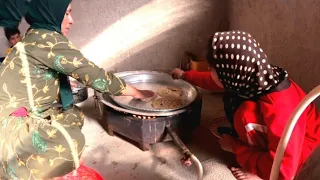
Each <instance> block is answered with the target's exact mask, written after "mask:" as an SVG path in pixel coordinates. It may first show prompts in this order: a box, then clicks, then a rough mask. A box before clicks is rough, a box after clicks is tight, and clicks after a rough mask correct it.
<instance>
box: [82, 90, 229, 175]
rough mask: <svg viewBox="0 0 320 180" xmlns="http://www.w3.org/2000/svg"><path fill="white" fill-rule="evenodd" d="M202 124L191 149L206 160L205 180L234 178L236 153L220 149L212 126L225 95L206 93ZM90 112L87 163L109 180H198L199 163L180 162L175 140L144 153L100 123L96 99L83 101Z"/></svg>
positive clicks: (86, 109)
mask: <svg viewBox="0 0 320 180" xmlns="http://www.w3.org/2000/svg"><path fill="white" fill-rule="evenodd" d="M203 95H204V96H203V101H204V102H203V109H202V119H201V126H200V127H198V128H197V129H196V130H195V131H194V133H193V140H192V142H190V143H189V144H187V146H188V148H189V149H190V150H191V152H192V153H194V154H195V155H196V156H197V157H198V158H199V160H200V161H201V162H202V164H203V167H204V171H205V172H204V173H205V174H204V179H210V180H222V179H223V180H225V179H227V180H229V179H230V180H232V179H234V178H233V176H232V174H231V172H230V170H229V169H228V166H230V165H232V164H235V163H234V157H233V155H232V154H229V153H226V152H223V151H222V150H221V149H220V146H219V144H218V141H217V139H216V138H215V136H213V135H212V134H211V133H210V131H209V129H208V127H209V126H208V125H209V124H210V122H212V120H213V119H215V118H217V117H221V116H223V103H222V100H221V96H219V95H214V94H212V93H208V92H203ZM80 106H81V107H82V108H83V111H84V113H85V115H86V119H85V125H84V128H83V133H84V134H85V137H86V144H87V147H86V150H85V152H84V154H83V157H84V159H85V160H86V165H87V166H90V167H92V168H94V169H96V170H97V171H98V172H99V173H100V174H101V175H102V176H103V177H104V179H106V180H108V179H109V180H111V179H112V180H135V179H139V180H151V179H153V180H169V179H170V180H171V179H172V180H180V179H181V180H186V179H197V176H196V169H195V166H190V167H186V166H183V165H181V164H180V159H181V158H182V154H181V153H180V151H179V149H178V148H177V146H176V145H175V144H173V143H172V142H165V143H158V144H155V145H152V147H151V149H150V151H147V152H143V151H141V150H140V149H139V148H138V147H136V146H135V145H133V144H131V143H129V142H127V141H125V140H123V139H121V138H119V137H117V136H113V137H112V136H109V135H108V134H107V133H106V132H105V131H104V129H103V128H102V127H101V126H100V125H99V123H98V122H97V120H96V119H97V117H98V116H97V114H98V111H96V110H95V108H94V102H93V99H92V98H89V99H88V100H87V101H85V102H84V103H82V104H80Z"/></svg>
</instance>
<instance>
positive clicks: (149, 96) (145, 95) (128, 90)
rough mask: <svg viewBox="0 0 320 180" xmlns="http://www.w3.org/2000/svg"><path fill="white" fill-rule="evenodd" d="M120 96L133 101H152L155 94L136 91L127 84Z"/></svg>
mask: <svg viewBox="0 0 320 180" xmlns="http://www.w3.org/2000/svg"><path fill="white" fill-rule="evenodd" d="M122 96H132V97H133V98H135V99H141V100H144V99H152V98H153V97H155V93H154V92H152V91H149V90H138V89H137V88H135V87H133V86H131V85H129V84H127V85H126V89H124V90H123V91H122Z"/></svg>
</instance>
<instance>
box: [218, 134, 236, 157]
mask: <svg viewBox="0 0 320 180" xmlns="http://www.w3.org/2000/svg"><path fill="white" fill-rule="evenodd" d="M233 141H235V139H234V137H232V136H230V135H226V134H225V135H223V136H222V138H221V139H219V144H220V146H221V148H222V149H223V150H225V151H228V152H231V153H232V142H233Z"/></svg>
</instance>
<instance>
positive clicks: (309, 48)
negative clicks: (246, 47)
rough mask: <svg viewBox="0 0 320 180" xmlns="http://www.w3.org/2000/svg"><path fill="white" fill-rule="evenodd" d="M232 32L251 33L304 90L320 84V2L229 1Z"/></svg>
mask: <svg viewBox="0 0 320 180" xmlns="http://www.w3.org/2000/svg"><path fill="white" fill-rule="evenodd" d="M228 7H229V11H228V15H229V17H228V19H229V21H230V29H240V30H245V31H248V32H250V33H251V34H252V35H254V36H255V38H256V39H257V41H259V42H260V44H261V46H262V48H263V49H264V51H265V52H266V53H267V55H268V58H269V60H270V61H271V62H272V63H273V64H277V65H280V66H282V67H284V68H285V69H287V70H288V71H289V74H290V76H291V78H293V79H294V80H295V81H296V82H297V83H298V84H299V85H301V86H302V88H303V89H304V90H306V91H310V90H311V89H312V88H314V87H315V86H316V85H319V84H320V73H319V70H320V60H319V56H320V46H319V42H320V16H319V13H320V11H319V10H320V1H318V0H305V1H301V0H282V1H276V0H272V1H263V0H230V1H229V5H228Z"/></svg>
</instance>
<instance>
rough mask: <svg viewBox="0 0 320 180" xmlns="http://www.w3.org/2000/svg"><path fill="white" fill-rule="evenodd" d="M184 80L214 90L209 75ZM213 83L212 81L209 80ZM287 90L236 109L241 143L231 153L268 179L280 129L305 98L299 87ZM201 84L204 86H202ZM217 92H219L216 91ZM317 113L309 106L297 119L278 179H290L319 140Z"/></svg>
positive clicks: (192, 74)
mask: <svg viewBox="0 0 320 180" xmlns="http://www.w3.org/2000/svg"><path fill="white" fill-rule="evenodd" d="M185 74H186V75H185V77H187V78H185V79H186V80H187V81H189V82H190V83H192V84H195V85H197V86H199V87H202V88H206V89H210V90H215V88H216V87H217V86H216V84H212V85H211V88H207V87H209V86H210V84H209V81H208V79H209V75H208V74H205V73H200V72H186V73H185ZM211 82H212V83H214V81H211ZM290 82H291V85H290V87H289V88H288V89H285V90H283V91H280V92H272V93H269V94H267V95H264V96H262V97H260V100H259V101H257V102H253V101H245V102H244V103H242V104H241V105H240V107H239V108H238V109H237V110H236V112H235V115H234V127H235V129H236V131H237V133H238V135H239V140H240V141H234V143H233V148H232V149H233V152H234V154H235V155H236V158H237V161H238V163H239V165H241V166H242V167H243V168H245V169H246V170H248V171H250V172H252V173H254V174H257V175H258V176H259V177H261V178H263V179H269V176H270V173H271V167H272V163H273V160H274V157H275V153H276V149H277V146H278V143H279V141H280V138H281V135H282V133H283V130H284V128H285V126H286V124H287V121H288V120H289V118H290V116H291V114H292V113H293V111H294V109H295V108H296V107H297V105H298V104H299V103H300V102H301V101H302V99H303V98H304V97H305V95H306V94H305V93H304V92H303V90H301V88H300V87H299V86H298V85H297V84H295V83H294V82H293V81H291V80H290ZM202 83H203V84H202ZM218 90H219V89H218ZM319 127H320V114H319V112H318V111H317V109H316V106H315V105H314V104H313V103H312V104H311V105H309V106H308V108H307V109H306V110H305V112H304V113H303V114H302V115H301V117H300V118H299V120H298V122H297V124H296V126H295V128H294V130H293V132H292V135H291V138H290V140H289V143H288V146H287V149H286V151H285V154H284V157H283V160H282V165H281V168H280V176H279V179H290V180H291V179H292V178H293V176H294V175H295V173H296V171H297V170H298V168H299V167H300V166H301V165H302V164H303V163H304V162H305V160H306V159H307V157H308V156H309V155H310V153H311V152H312V150H313V149H315V148H316V146H317V145H318V144H319V142H320V140H319V137H320V131H319Z"/></svg>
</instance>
